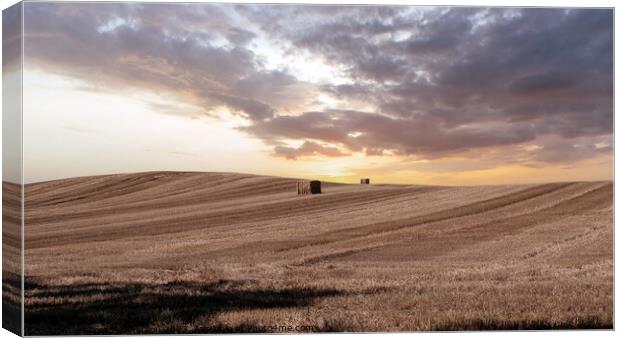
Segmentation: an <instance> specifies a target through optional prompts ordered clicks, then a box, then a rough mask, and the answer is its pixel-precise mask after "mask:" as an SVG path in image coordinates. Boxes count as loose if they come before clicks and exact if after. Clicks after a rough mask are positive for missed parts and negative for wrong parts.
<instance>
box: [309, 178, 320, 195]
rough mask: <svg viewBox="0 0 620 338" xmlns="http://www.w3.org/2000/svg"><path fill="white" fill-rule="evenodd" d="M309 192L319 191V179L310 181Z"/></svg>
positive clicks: (316, 192)
mask: <svg viewBox="0 0 620 338" xmlns="http://www.w3.org/2000/svg"><path fill="white" fill-rule="evenodd" d="M310 193H311V194H320V193H321V181H310Z"/></svg>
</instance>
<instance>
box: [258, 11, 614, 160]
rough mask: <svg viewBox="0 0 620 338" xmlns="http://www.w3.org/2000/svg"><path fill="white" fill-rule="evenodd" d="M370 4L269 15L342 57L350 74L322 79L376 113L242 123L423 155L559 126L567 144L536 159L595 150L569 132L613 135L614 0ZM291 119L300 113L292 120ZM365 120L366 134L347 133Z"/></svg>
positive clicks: (278, 25)
mask: <svg viewBox="0 0 620 338" xmlns="http://www.w3.org/2000/svg"><path fill="white" fill-rule="evenodd" d="M373 9H374V8H373V7H371V8H370V9H369V13H367V15H364V14H363V13H362V14H360V13H359V12H354V13H352V14H350V15H349V14H346V13H335V14H334V15H331V16H325V17H324V18H323V19H322V20H320V19H317V18H314V19H313V20H312V24H308V25H305V26H304V25H301V26H300V25H299V24H290V23H291V22H297V21H296V20H297V19H296V18H295V17H294V15H293V13H288V14H291V16H292V18H291V17H290V16H289V17H285V19H281V20H280V21H277V20H275V19H273V18H272V20H275V22H270V23H269V24H266V25H265V27H266V29H272V31H271V32H272V34H274V35H278V36H281V37H282V38H285V39H287V40H289V41H291V43H292V44H293V45H294V46H296V47H297V48H301V49H305V50H308V51H310V52H312V53H314V54H315V55H317V57H323V58H324V59H325V60H327V62H328V63H333V64H339V65H340V66H343V67H344V69H346V71H347V73H348V74H349V76H350V77H351V78H352V79H354V83H352V84H344V85H325V86H323V87H322V89H323V90H324V92H326V93H329V94H331V95H333V96H335V97H337V98H340V99H345V100H346V99H351V100H364V101H365V102H366V103H368V104H370V105H372V106H374V107H375V111H374V113H375V114H377V113H380V114H381V115H372V117H373V118H375V120H374V121H373V123H372V124H368V123H366V122H367V121H368V119H367V115H364V114H359V113H342V112H340V113H338V114H337V115H338V116H339V120H338V121H341V122H333V123H332V124H331V125H328V126H322V125H321V126H317V125H315V124H312V123H307V120H308V116H306V114H303V115H301V116H299V117H288V118H287V119H286V122H287V125H288V126H290V127H291V128H293V130H295V132H294V133H293V132H291V131H290V130H283V128H278V126H279V125H280V124H281V123H282V121H279V119H277V118H276V119H274V120H272V121H268V122H267V123H261V124H256V125H254V126H253V127H251V128H249V129H248V131H250V132H253V133H254V134H256V135H258V136H259V137H261V138H264V139H273V138H277V137H278V136H280V137H283V138H296V139H311V140H318V141H325V142H333V143H336V144H339V145H341V146H345V147H347V148H348V149H350V150H352V151H357V150H358V149H360V148H363V149H372V150H373V151H374V152H376V151H388V150H389V151H395V152H397V153H400V154H406V155H417V156H423V157H433V156H441V155H442V154H446V153H453V152H459V151H462V150H465V149H476V148H482V147H492V146H503V145H507V144H519V143H523V142H534V143H536V142H537V141H540V142H543V141H542V137H543V136H546V135H555V136H559V137H560V138H561V139H563V140H564V141H562V142H564V146H563V147H560V146H558V144H554V145H549V147H548V148H547V147H545V145H544V144H541V146H543V147H545V149H546V150H545V151H544V153H545V154H546V155H544V156H543V155H540V156H536V158H535V160H544V161H553V160H554V159H558V160H559V159H561V156H560V154H561V152H562V151H571V152H573V154H576V159H578V158H586V157H588V156H586V155H585V154H586V153H588V154H590V153H592V152H589V151H584V150H583V149H594V148H592V147H594V145H593V143H591V144H590V145H589V146H583V145H582V146H580V147H578V148H575V147H573V143H574V139H575V138H584V137H585V138H588V137H590V138H591V139H590V142H595V141H594V138H596V137H598V136H601V135H609V134H611V133H612V118H613V110H612V85H613V78H612V46H613V44H612V26H613V25H612V20H613V14H612V11H611V10H602V9H571V10H565V9H476V8H434V9H433V8H430V9H429V8H423V9H420V10H418V11H410V10H409V9H408V8H406V7H392V9H394V11H392V12H389V13H387V15H385V16H379V15H373V14H370V12H371V11H372V10H373ZM317 15H318V14H317ZM313 114H317V113H313ZM323 114H324V115H322V116H321V120H329V119H330V118H331V117H334V116H335V115H334V113H333V112H324V113H323ZM311 116H316V115H311ZM295 119H297V120H299V121H304V122H303V123H302V124H301V125H300V126H299V128H296V127H297V125H296V124H295V123H294V122H293V121H291V120H295ZM342 121H344V122H342ZM386 125H389V127H386ZM361 126H363V128H361ZM362 129H363V131H364V132H365V134H364V136H360V137H358V138H356V139H355V140H351V139H350V138H348V137H346V135H347V134H348V133H350V132H352V131H355V130H359V131H362ZM337 131H340V133H339V137H334V133H335V132H337ZM294 134H295V135H294ZM296 135H297V136H296ZM581 142H583V140H582V141H581ZM596 149H597V150H596V152H597V153H602V152H607V153H610V149H608V148H596ZM542 153H543V152H541V154H542ZM548 153H557V154H558V156H555V157H554V156H550V155H549V154H548ZM582 155H583V156H582ZM571 158H573V157H571Z"/></svg>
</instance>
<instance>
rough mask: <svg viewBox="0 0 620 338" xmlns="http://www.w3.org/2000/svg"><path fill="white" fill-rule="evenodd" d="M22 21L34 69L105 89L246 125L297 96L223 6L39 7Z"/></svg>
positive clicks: (293, 80)
mask: <svg viewBox="0 0 620 338" xmlns="http://www.w3.org/2000/svg"><path fill="white" fill-rule="evenodd" d="M25 16H26V18H28V24H27V25H26V28H25V30H26V36H27V42H26V44H27V57H28V59H29V60H30V61H31V62H32V63H31V64H32V65H34V66H36V67H40V68H43V69H45V70H47V71H52V72H55V73H59V74H61V75H66V76H72V77H77V78H80V79H85V80H87V81H90V82H95V83H99V84H100V85H101V86H103V87H128V86H129V87H139V88H145V89H148V90H151V91H154V92H162V93H167V94H171V95H174V96H176V97H177V99H183V100H187V101H189V102H190V103H192V104H195V105H197V106H200V107H202V108H203V110H208V109H212V108H215V107H218V106H227V107H229V108H230V109H231V110H233V111H236V112H238V113H239V114H240V115H243V116H245V117H246V118H248V119H249V120H261V119H264V118H268V117H271V116H273V114H274V112H275V110H276V108H275V107H273V106H272V104H273V103H272V101H271V99H270V98H271V95H273V94H274V93H275V94H278V95H283V96H287V91H288V90H289V88H290V90H298V89H299V86H295V85H297V84H298V81H297V80H296V78H295V77H293V76H291V75H289V74H286V73H285V72H284V71H273V70H267V69H265V68H264V67H262V66H261V64H260V62H259V61H258V60H257V58H256V55H255V54H254V52H252V51H251V50H250V49H248V48H247V44H248V43H249V42H250V41H251V40H252V39H254V37H255V34H254V33H252V32H250V31H248V30H245V29H243V28H241V27H237V25H236V24H235V23H234V20H233V19H232V18H230V15H228V14H227V9H226V7H225V6H224V7H221V6H218V5H199V4H196V5H190V6H188V5H182V4H173V5H171V4H113V3H106V4H101V3H37V4H30V5H28V6H26V11H25ZM215 18H217V19H215ZM211 21H215V22H211ZM181 22H182V23H183V24H179V23H181ZM204 22H210V23H209V24H206V23H204ZM191 28H195V29H196V30H192V29H191ZM260 89H262V90H260ZM276 103H277V102H276Z"/></svg>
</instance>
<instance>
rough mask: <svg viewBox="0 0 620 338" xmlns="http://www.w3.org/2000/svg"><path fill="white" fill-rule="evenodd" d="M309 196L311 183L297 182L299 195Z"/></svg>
mask: <svg viewBox="0 0 620 338" xmlns="http://www.w3.org/2000/svg"><path fill="white" fill-rule="evenodd" d="M308 194H310V182H308V181H297V195H308Z"/></svg>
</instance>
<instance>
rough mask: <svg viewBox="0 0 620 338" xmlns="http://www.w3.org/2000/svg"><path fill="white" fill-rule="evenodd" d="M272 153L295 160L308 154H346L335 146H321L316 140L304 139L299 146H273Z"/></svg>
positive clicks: (333, 155) (337, 155)
mask: <svg viewBox="0 0 620 338" xmlns="http://www.w3.org/2000/svg"><path fill="white" fill-rule="evenodd" d="M274 153H275V154H276V155H277V156H282V157H285V158H286V159H289V160H296V159H298V158H300V157H309V156H317V155H321V156H327V157H342V156H346V155H348V153H346V152H343V151H342V150H340V149H338V148H336V147H330V146H323V145H320V144H318V143H316V142H311V141H306V142H304V143H303V144H302V145H301V146H299V147H297V148H294V147H286V146H276V147H275V148H274Z"/></svg>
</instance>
